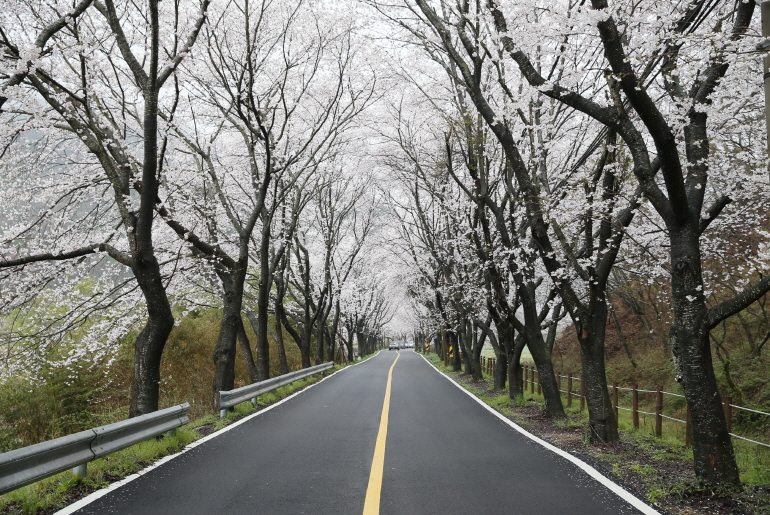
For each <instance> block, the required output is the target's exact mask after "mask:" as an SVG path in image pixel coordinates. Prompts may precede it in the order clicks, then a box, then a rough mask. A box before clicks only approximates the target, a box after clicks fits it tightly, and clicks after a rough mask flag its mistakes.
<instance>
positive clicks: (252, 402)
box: [251, 397, 258, 408]
mask: <svg viewBox="0 0 770 515" xmlns="http://www.w3.org/2000/svg"><path fill="white" fill-rule="evenodd" d="M257 399H258V397H252V398H251V405H252V406H254V407H255V408H256V407H257Z"/></svg>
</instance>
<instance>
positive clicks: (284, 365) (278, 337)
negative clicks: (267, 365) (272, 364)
mask: <svg viewBox="0 0 770 515" xmlns="http://www.w3.org/2000/svg"><path fill="white" fill-rule="evenodd" d="M275 345H276V346H277V347H278V361H279V363H280V366H281V374H288V373H289V362H288V361H287V360H286V345H285V344H284V342H283V327H281V322H279V321H278V317H276V321H275Z"/></svg>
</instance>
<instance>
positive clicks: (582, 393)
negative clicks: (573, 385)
mask: <svg viewBox="0 0 770 515" xmlns="http://www.w3.org/2000/svg"><path fill="white" fill-rule="evenodd" d="M585 407H586V385H585V383H584V382H583V378H582V377H581V378H580V410H581V411H582V410H583V409H584V408H585Z"/></svg>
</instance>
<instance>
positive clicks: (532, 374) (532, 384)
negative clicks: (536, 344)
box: [529, 367, 535, 394]
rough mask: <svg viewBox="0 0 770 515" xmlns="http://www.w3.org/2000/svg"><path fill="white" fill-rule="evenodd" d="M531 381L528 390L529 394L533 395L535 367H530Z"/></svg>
mask: <svg viewBox="0 0 770 515" xmlns="http://www.w3.org/2000/svg"><path fill="white" fill-rule="evenodd" d="M530 376H531V379H532V381H530V384H529V386H530V390H529V393H532V394H534V393H535V367H532V373H531V374H530Z"/></svg>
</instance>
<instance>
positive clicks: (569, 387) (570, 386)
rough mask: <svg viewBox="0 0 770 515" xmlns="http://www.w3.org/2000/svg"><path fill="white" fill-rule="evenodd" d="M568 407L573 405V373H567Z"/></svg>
mask: <svg viewBox="0 0 770 515" xmlns="http://www.w3.org/2000/svg"><path fill="white" fill-rule="evenodd" d="M567 407H568V408H571V407H572V373H569V374H567Z"/></svg>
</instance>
